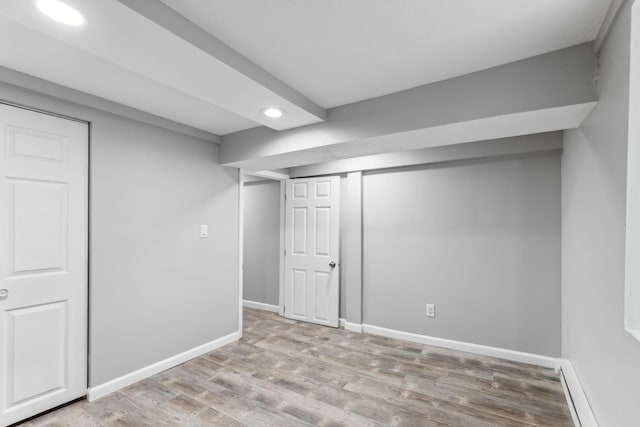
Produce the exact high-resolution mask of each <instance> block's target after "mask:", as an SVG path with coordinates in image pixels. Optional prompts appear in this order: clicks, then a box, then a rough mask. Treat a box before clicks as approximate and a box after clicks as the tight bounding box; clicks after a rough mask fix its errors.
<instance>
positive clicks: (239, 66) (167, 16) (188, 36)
mask: <svg viewBox="0 0 640 427" xmlns="http://www.w3.org/2000/svg"><path fill="white" fill-rule="evenodd" d="M118 2H120V3H122V4H123V5H125V6H127V7H128V8H130V9H131V10H133V11H135V12H136V13H138V14H139V15H142V16H144V17H145V18H147V19H148V20H149V21H151V22H153V23H155V24H156V25H158V26H160V27H162V28H163V29H165V30H166V31H169V32H170V33H172V34H173V35H175V36H176V37H179V38H180V39H182V40H184V41H185V42H187V43H189V44H191V45H192V46H194V47H196V48H198V49H200V50H201V51H203V52H205V53H206V54H208V55H210V56H211V57H213V58H215V59H216V60H218V61H220V62H221V63H223V64H225V65H227V66H228V67H230V68H232V69H233V70H235V71H236V72H238V73H240V74H242V75H243V76H245V77H246V78H248V79H250V80H252V81H254V82H255V83H257V84H259V85H261V86H262V87H264V88H266V89H268V90H269V91H271V92H273V93H274V94H275V95H277V96H279V97H281V98H283V99H285V100H286V101H288V102H290V103H291V104H294V105H295V106H296V107H298V108H300V109H302V110H304V111H306V112H307V113H309V114H310V115H312V116H314V117H315V118H317V119H318V121H321V120H324V119H325V117H326V110H325V109H324V108H322V107H321V106H319V105H318V104H316V103H315V102H313V101H312V100H310V99H309V98H307V97H306V96H304V95H303V94H301V93H300V92H298V91H297V90H295V89H294V88H292V87H291V86H289V85H287V84H286V83H285V82H283V81H282V80H280V79H278V78H277V77H275V76H274V75H272V74H271V73H269V72H267V71H266V70H264V69H263V68H261V67H260V66H258V65H257V64H256V63H254V62H252V61H251V60H249V59H248V58H246V57H245V56H243V55H242V54H240V53H239V52H238V51H236V50H234V49H232V48H231V47H229V46H228V45H226V44H225V43H223V42H222V41H220V40H218V39H217V38H215V37H214V36H213V35H211V34H209V33H208V32H206V31H205V30H203V29H202V28H200V27H198V26H197V25H195V24H194V23H193V22H191V21H189V20H188V19H186V18H185V17H184V16H182V15H180V14H179V13H178V12H176V11H175V10H173V9H172V8H171V7H169V6H167V5H166V4H164V3H162V2H161V1H158V0H118ZM211 78H212V79H215V76H211ZM267 123H269V122H267Z"/></svg>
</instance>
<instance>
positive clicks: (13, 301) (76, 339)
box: [0, 104, 88, 425]
mask: <svg viewBox="0 0 640 427" xmlns="http://www.w3.org/2000/svg"><path fill="white" fill-rule="evenodd" d="M0 179H2V182H1V183H0V344H1V345H0V379H1V381H0V425H8V424H11V423H14V422H17V421H20V420H22V419H24V418H27V417H30V416H32V415H35V414H37V413H40V412H42V411H45V410H47V409H50V408H53V407H55V406H58V405H60V404H63V403H65V402H68V401H70V400H73V399H75V398H78V397H81V396H83V395H85V394H86V390H87V372H86V370H87V236H88V234H87V233H88V232H87V206H88V205H87V200H88V192H87V190H88V125H87V124H86V123H79V122H75V121H72V120H66V119H62V118H59V117H54V116H50V115H46V114H41V113H36V112H33V111H29V110H25V109H21V108H16V107H11V106H8V105H4V104H0Z"/></svg>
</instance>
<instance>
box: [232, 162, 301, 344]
mask: <svg viewBox="0 0 640 427" xmlns="http://www.w3.org/2000/svg"><path fill="white" fill-rule="evenodd" d="M247 176H255V177H258V178H265V179H271V180H274V181H278V182H280V203H279V205H280V248H279V252H280V254H279V260H280V268H279V271H280V274H279V280H278V281H279V287H278V314H279V315H280V316H284V245H285V240H284V239H285V231H286V229H285V205H284V203H285V200H284V193H285V190H286V188H287V180H288V179H289V175H288V174H285V173H279V172H272V171H250V170H246V169H239V170H238V186H239V192H238V199H239V200H238V203H239V209H238V215H239V224H238V228H239V233H238V235H239V237H238V238H239V245H238V252H239V253H238V260H239V262H238V301H239V308H238V331H239V332H240V336H242V301H243V281H244V277H243V266H244V184H245V182H247V180H246V177H247Z"/></svg>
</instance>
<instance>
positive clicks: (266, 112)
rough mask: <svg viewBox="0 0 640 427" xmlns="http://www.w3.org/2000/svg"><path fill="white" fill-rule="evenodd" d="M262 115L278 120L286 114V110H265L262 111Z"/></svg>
mask: <svg viewBox="0 0 640 427" xmlns="http://www.w3.org/2000/svg"><path fill="white" fill-rule="evenodd" d="M262 114H264V115H265V116H267V117H270V118H272V119H277V118H279V117H282V115H283V114H284V110H281V109H280V108H275V107H271V108H265V109H264V110H262Z"/></svg>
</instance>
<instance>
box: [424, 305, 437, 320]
mask: <svg viewBox="0 0 640 427" xmlns="http://www.w3.org/2000/svg"><path fill="white" fill-rule="evenodd" d="M426 315H427V317H436V306H435V304H427V311H426Z"/></svg>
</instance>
